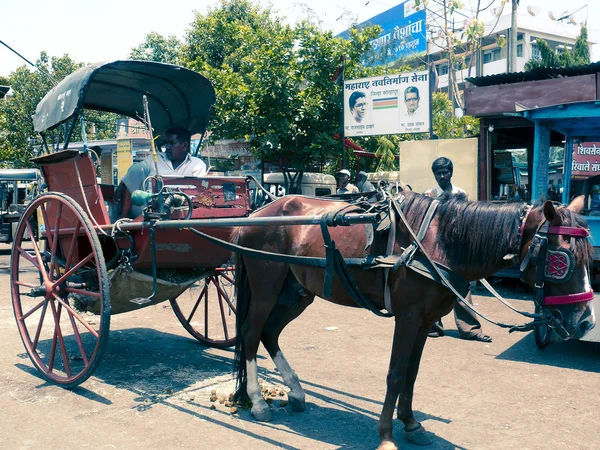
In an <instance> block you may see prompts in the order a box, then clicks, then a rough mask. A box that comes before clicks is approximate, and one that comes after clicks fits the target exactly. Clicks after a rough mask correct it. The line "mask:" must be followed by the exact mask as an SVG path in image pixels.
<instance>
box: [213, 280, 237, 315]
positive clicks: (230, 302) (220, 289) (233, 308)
mask: <svg viewBox="0 0 600 450" xmlns="http://www.w3.org/2000/svg"><path fill="white" fill-rule="evenodd" d="M215 288H216V289H217V292H218V293H219V294H220V295H223V298H224V299H225V301H226V302H227V304H228V305H229V307H230V308H231V310H232V311H233V312H234V314H237V310H236V309H235V305H234V304H233V302H232V301H231V300H230V299H229V294H228V293H227V291H225V289H223V286H222V285H221V283H219V282H218V280H217V282H216V283H215Z"/></svg>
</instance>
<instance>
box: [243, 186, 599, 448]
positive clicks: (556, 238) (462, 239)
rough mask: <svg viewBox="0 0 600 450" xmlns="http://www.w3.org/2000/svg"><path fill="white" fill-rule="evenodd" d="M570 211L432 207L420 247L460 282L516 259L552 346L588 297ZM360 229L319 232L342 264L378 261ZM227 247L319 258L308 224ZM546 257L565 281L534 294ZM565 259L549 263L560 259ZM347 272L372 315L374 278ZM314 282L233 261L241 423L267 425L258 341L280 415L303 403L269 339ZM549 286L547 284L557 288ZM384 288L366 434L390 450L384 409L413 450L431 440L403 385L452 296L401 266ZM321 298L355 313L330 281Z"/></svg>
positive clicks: (410, 212)
mask: <svg viewBox="0 0 600 450" xmlns="http://www.w3.org/2000/svg"><path fill="white" fill-rule="evenodd" d="M404 195H405V196H406V198H405V202H404V204H403V206H402V210H403V213H404V214H405V216H406V218H407V221H408V223H409V225H410V227H411V228H412V229H413V230H414V229H417V230H418V229H419V226H420V224H421V221H422V220H423V218H424V216H425V214H426V212H427V211H428V209H429V207H430V205H431V203H432V199H430V198H429V197H425V196H422V195H420V194H416V193H412V192H406V193H404ZM346 205H347V204H346V203H344V202H340V201H334V200H325V199H317V198H308V197H300V196H288V197H284V198H281V199H279V200H277V201H275V202H273V203H271V204H269V205H267V206H266V207H264V208H263V209H260V210H258V211H257V212H255V213H254V216H255V217H271V216H313V215H320V214H326V213H332V212H335V211H338V210H340V209H341V208H343V207H344V206H346ZM581 207H582V201H581V199H578V200H577V201H576V202H574V203H572V204H571V205H569V207H557V206H556V205H554V204H552V203H551V202H546V203H544V205H543V206H542V207H537V208H533V209H531V210H530V211H529V210H528V209H526V206H525V205H520V204H500V205H499V204H491V203H486V202H470V201H466V200H465V199H464V198H463V199H459V198H448V199H446V200H443V201H441V202H440V204H439V206H438V207H437V210H436V211H435V214H434V216H433V220H432V221H431V224H430V226H429V228H428V229H427V232H426V234H425V236H424V238H423V239H422V245H423V247H424V249H425V251H426V252H427V253H429V255H430V256H431V257H432V259H433V260H434V261H437V262H439V263H442V264H444V265H445V266H447V267H449V268H450V269H452V270H453V271H455V272H456V273H458V274H459V275H460V276H462V277H463V278H464V279H466V280H477V279H480V278H483V277H485V276H489V275H491V274H493V273H495V272H497V271H498V270H500V269H501V268H504V267H507V266H509V265H511V264H514V263H515V262H516V261H517V260H518V259H520V260H521V261H523V260H525V261H526V263H525V264H522V269H523V270H522V276H523V278H524V280H526V281H527V282H528V283H529V284H531V285H534V284H536V283H537V284H538V287H539V289H538V290H541V291H542V294H541V295H539V296H538V301H542V302H543V301H544V299H545V298H547V299H552V300H553V301H552V310H553V311H554V315H553V316H552V317H556V316H558V317H559V318H558V319H557V321H560V324H557V325H560V327H561V330H562V331H564V335H563V337H567V338H568V337H573V338H578V337H581V336H582V335H583V334H585V333H586V332H587V331H588V330H589V329H591V328H592V327H593V326H594V319H593V317H594V316H593V312H592V311H590V303H589V302H588V301H587V300H589V297H590V291H591V288H590V286H589V279H588V269H587V267H588V265H589V263H590V260H591V246H590V244H589V242H588V240H587V239H585V236H586V230H585V228H586V224H585V221H583V219H581V218H580V217H579V216H578V215H577V213H578V212H579V210H580V209H581ZM392 223H397V225H396V243H395V248H394V251H393V254H396V255H398V254H400V253H402V252H403V248H406V247H407V246H408V245H409V244H410V242H411V241H412V240H413V239H412V238H411V237H410V235H409V234H408V232H407V231H408V230H407V228H406V227H405V226H404V224H403V222H401V221H400V220H398V221H397V222H392ZM543 224H546V225H545V226H542V225H543ZM548 226H549V227H548ZM365 230H366V228H365V225H352V226H350V227H336V228H331V229H330V234H331V238H332V239H333V240H334V241H335V244H336V247H337V248H338V249H339V250H340V252H341V254H342V255H343V256H344V258H361V257H366V256H368V255H369V254H371V255H381V254H385V248H386V240H385V239H384V238H383V237H381V236H378V234H376V236H375V238H374V240H373V243H372V245H370V246H369V245H368V238H367V233H366V232H365ZM542 238H545V239H547V240H546V241H544V240H543V239H542ZM238 244H239V245H241V246H244V247H249V248H253V249H260V250H263V251H268V252H274V253H278V254H286V255H299V256H310V257H324V256H325V248H324V239H323V236H322V232H321V230H320V228H319V226H315V225H294V226H282V225H277V224H273V225H270V226H266V227H265V226H253V227H242V228H241V229H240V234H239V239H238ZM542 244H552V245H553V246H555V247H550V246H549V245H548V246H547V249H548V251H546V247H543V246H542ZM530 248H531V249H532V250H531V252H530ZM551 248H554V249H555V250H560V249H563V250H566V251H567V253H570V254H571V256H572V258H571V259H572V262H573V264H572V265H571V266H570V268H569V274H568V275H569V276H568V279H566V280H565V279H561V280H560V283H558V282H553V281H554V280H553V279H552V277H550V276H546V277H545V278H544V280H542V283H541V284H542V286H543V287H542V286H540V278H539V276H538V275H539V273H540V271H539V270H538V267H540V266H544V267H545V265H546V261H541V262H540V259H539V258H541V256H540V255H545V254H550V252H551V251H552V250H550V249H551ZM567 253H565V254H564V255H563V254H561V253H556V254H553V255H554V256H556V255H558V258H559V259H560V258H561V257H562V256H565V255H567ZM532 255H533V257H532ZM573 255H574V256H573ZM567 256H568V255H567ZM349 271H350V273H351V275H352V276H353V278H354V281H355V283H356V284H357V286H358V287H359V289H360V291H361V292H362V293H363V294H364V295H365V296H366V297H368V298H370V299H371V301H372V302H373V303H374V305H375V306H376V307H377V308H378V309H383V308H384V295H383V292H384V283H385V281H384V278H385V277H384V275H383V272H384V270H383V269H379V268H376V269H369V270H365V268H361V267H352V268H350V270H349ZM542 272H543V271H542ZM324 273H325V271H324V269H323V268H322V267H309V266H305V265H296V264H288V263H284V262H276V261H272V260H271V261H270V260H264V259H256V258H253V257H251V256H241V257H239V258H238V264H237V287H238V304H237V308H238V310H237V330H238V334H237V345H236V371H237V376H238V391H237V397H238V398H240V399H241V400H248V399H249V400H250V401H251V402H252V414H253V415H254V417H255V418H256V419H257V420H260V421H268V420H271V411H270V409H269V406H268V405H267V403H266V402H265V400H264V399H263V398H262V395H261V389H260V386H259V384H258V377H257V363H256V353H257V350H258V346H259V344H260V343H261V342H262V343H263V345H264V346H265V348H266V349H267V351H268V352H269V355H270V356H271V358H272V359H273V362H274V363H275V365H276V366H277V369H278V370H279V372H280V373H281V376H282V378H283V382H284V383H285V384H286V386H288V387H289V389H290V392H289V403H290V406H291V407H292V408H293V409H294V410H295V411H302V410H304V408H305V393H304V391H303V390H302V387H301V386H300V383H299V381H298V377H297V375H296V373H295V372H294V371H293V369H292V368H291V366H290V365H289V363H288V362H287V360H286V359H285V357H284V355H283V353H282V352H281V349H280V348H279V344H278V339H279V335H280V333H281V332H282V330H283V329H284V327H285V326H286V325H287V324H288V323H290V322H291V321H292V320H294V319H295V318H296V317H298V316H299V315H300V314H301V313H302V312H303V311H304V310H305V309H306V307H307V306H308V305H310V304H311V303H312V302H313V300H314V298H315V296H319V295H322V288H323V281H324ZM563 275H564V274H563ZM560 276H562V275H561V274H558V276H557V279H558V278H559V277H560ZM563 278H567V277H566V276H563ZM388 286H389V288H390V289H391V294H392V307H391V308H390V309H391V312H392V313H393V315H394V320H395V332H394V340H393V346H392V354H391V361H390V366H389V372H388V376H387V394H386V396H385V401H384V405H383V411H382V413H381V416H380V419H379V425H378V428H379V434H380V436H381V445H380V448H386V449H388V448H396V446H395V444H394V441H393V437H392V419H393V412H394V406H395V404H396V402H397V410H398V419H400V420H402V422H404V427H405V428H404V429H405V436H406V437H407V439H409V440H410V441H411V442H415V443H420V444H425V443H429V442H431V438H430V437H429V436H428V433H427V432H425V430H424V429H423V427H422V426H421V424H420V423H419V422H417V421H416V420H415V418H414V416H413V410H412V397H413V386H414V383H415V380H416V378H417V372H418V370H419V362H420V360H421V354H422V351H423V347H424V345H425V341H426V339H427V334H428V331H429V329H430V327H431V324H432V323H433V322H434V321H435V320H437V319H439V318H440V317H442V316H444V315H445V314H448V313H449V312H450V311H451V310H452V307H453V305H454V302H455V298H456V296H455V294H453V293H452V292H451V291H450V290H449V289H448V288H447V287H443V286H442V285H440V284H437V283H436V282H434V281H432V280H431V279H429V278H427V277H425V276H423V275H421V274H418V273H416V272H414V271H413V270H409V269H407V268H406V267H400V268H399V269H398V270H396V271H395V272H390V274H389V279H388ZM540 299H541V300H540ZM556 299H562V300H563V301H562V303H566V304H555V303H561V302H555V301H554V300H556ZM327 300H328V301H331V302H333V303H337V304H340V305H345V306H351V307H356V303H355V302H354V301H353V299H352V297H351V296H350V294H349V293H348V292H347V290H346V289H344V288H343V287H342V284H341V283H340V281H339V279H338V278H337V277H334V280H333V284H332V286H331V296H330V298H328V299H327ZM582 300H586V301H582ZM542 306H543V305H542Z"/></svg>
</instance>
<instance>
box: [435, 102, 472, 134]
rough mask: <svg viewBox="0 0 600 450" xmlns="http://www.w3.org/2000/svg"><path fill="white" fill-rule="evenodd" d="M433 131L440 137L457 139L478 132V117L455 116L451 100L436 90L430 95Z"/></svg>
mask: <svg viewBox="0 0 600 450" xmlns="http://www.w3.org/2000/svg"><path fill="white" fill-rule="evenodd" d="M431 108H432V111H433V132H434V133H435V134H436V135H437V136H438V137H439V138H440V139H458V138H465V137H470V136H474V135H476V134H478V133H479V119H476V118H475V117H471V116H462V117H460V118H459V117H456V116H455V115H454V111H453V110H452V102H451V101H450V100H449V99H448V97H447V96H446V94H444V93H442V92H436V93H434V94H433V96H432V104H431Z"/></svg>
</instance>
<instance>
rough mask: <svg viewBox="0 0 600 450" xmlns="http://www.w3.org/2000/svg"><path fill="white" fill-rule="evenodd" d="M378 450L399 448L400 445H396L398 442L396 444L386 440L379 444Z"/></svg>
mask: <svg viewBox="0 0 600 450" xmlns="http://www.w3.org/2000/svg"><path fill="white" fill-rule="evenodd" d="M377 450H398V447H396V444H394V443H393V442H392V441H384V442H382V443H381V444H379V447H377Z"/></svg>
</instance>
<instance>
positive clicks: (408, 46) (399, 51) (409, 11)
mask: <svg viewBox="0 0 600 450" xmlns="http://www.w3.org/2000/svg"><path fill="white" fill-rule="evenodd" d="M367 3H368V2H367ZM373 25H379V26H380V27H381V30H382V31H381V33H380V34H379V36H378V37H377V38H376V39H373V40H372V41H371V48H372V54H371V55H369V56H368V57H367V59H366V61H365V63H366V65H369V66H378V65H386V66H387V65H391V64H393V63H394V62H396V61H398V60H399V59H402V58H407V57H412V56H417V55H424V54H425V53H426V52H427V20H426V11H425V7H424V5H423V2H422V1H421V2H420V5H417V4H416V2H415V0H406V1H405V2H403V3H401V4H400V5H398V6H395V7H393V8H391V9H388V10H387V11H385V12H383V13H381V14H379V15H377V16H375V17H373V18H371V19H369V20H367V21H365V22H363V23H361V24H360V25H358V28H362V27H365V26H373ZM349 34H350V33H349V31H344V32H343V33H340V34H339V37H343V38H348V36H349Z"/></svg>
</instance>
